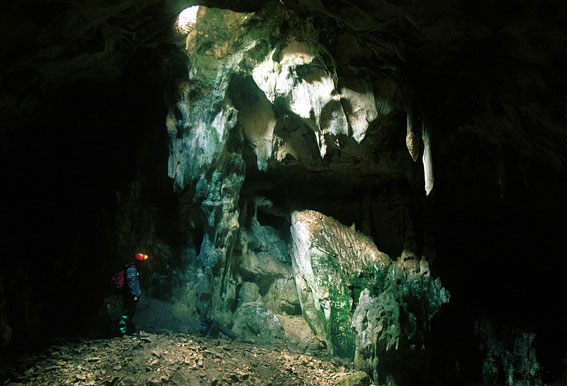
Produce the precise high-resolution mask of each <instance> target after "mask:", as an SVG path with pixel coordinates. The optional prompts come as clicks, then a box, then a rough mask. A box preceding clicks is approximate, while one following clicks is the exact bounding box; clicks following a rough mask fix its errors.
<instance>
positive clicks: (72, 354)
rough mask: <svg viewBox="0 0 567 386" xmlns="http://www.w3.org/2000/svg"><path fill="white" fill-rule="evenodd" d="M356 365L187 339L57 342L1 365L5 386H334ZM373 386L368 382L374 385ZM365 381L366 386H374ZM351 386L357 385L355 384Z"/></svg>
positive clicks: (240, 343) (245, 344)
mask: <svg viewBox="0 0 567 386" xmlns="http://www.w3.org/2000/svg"><path fill="white" fill-rule="evenodd" d="M353 374H354V375H356V372H354V371H353V369H352V367H351V365H350V364H349V363H347V362H341V361H339V360H338V359H333V358H329V357H327V356H325V355H324V354H322V352H319V353H313V354H309V353H305V354H301V353H294V352H291V351H289V349H287V348H285V347H278V346H277V345H270V346H267V345H259V344H257V343H255V342H253V341H250V340H238V339H237V340H234V341H231V340H229V339H224V338H209V337H201V336H196V335H189V334H186V333H161V334H153V333H145V332H142V333H140V335H139V336H127V337H124V338H119V337H117V338H111V339H95V340H81V341H77V342H58V343H56V344H53V345H51V346H49V347H48V348H46V349H45V350H43V351H42V352H40V353H35V354H26V355H23V356H20V357H17V358H13V357H12V358H10V357H5V358H2V369H0V379H3V381H2V382H1V384H3V385H10V386H15V385H42V386H43V385H77V386H78V385H81V386H87V385H92V386H94V385H228V384H241V385H335V384H345V382H347V380H348V378H349V377H350V378H352V376H353ZM368 383H369V382H368ZM368 383H366V382H364V383H362V384H368ZM349 384H350V382H349Z"/></svg>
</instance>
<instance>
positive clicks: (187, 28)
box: [175, 5, 199, 35]
mask: <svg viewBox="0 0 567 386" xmlns="http://www.w3.org/2000/svg"><path fill="white" fill-rule="evenodd" d="M197 12H199V6H198V5H195V6H192V7H189V8H185V9H184V10H183V11H181V13H180V14H179V16H177V21H176V22H175V29H176V30H177V32H179V33H180V34H184V35H186V34H188V33H189V32H191V30H192V29H193V27H194V26H195V23H196V22H197Z"/></svg>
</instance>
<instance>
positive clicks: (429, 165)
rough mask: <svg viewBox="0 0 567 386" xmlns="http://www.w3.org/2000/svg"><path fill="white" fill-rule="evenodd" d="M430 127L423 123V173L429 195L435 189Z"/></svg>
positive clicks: (426, 191)
mask: <svg viewBox="0 0 567 386" xmlns="http://www.w3.org/2000/svg"><path fill="white" fill-rule="evenodd" d="M429 134H430V133H429V128H428V127H427V126H426V125H425V121H424V122H423V124H422V130H421V135H422V137H421V138H422V140H423V158H422V159H423V174H424V179H425V194H426V195H427V196H429V193H431V190H432V189H433V160H432V155H431V140H430V136H429Z"/></svg>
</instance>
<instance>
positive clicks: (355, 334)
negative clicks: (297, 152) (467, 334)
mask: <svg viewBox="0 0 567 386" xmlns="http://www.w3.org/2000/svg"><path fill="white" fill-rule="evenodd" d="M291 233H292V238H293V243H294V251H293V262H294V270H295V274H296V285H297V290H298V294H299V300H300V302H301V307H302V312H303V316H304V317H305V318H306V320H307V321H308V323H309V324H310V326H311V327H312V329H313V330H314V331H315V332H316V334H317V335H318V336H320V337H322V338H324V339H325V340H326V342H327V345H328V347H329V348H330V349H331V351H332V352H333V353H334V354H336V355H339V356H345V357H354V361H355V365H356V367H357V368H359V369H362V370H364V371H366V372H368V373H369V374H372V375H373V377H374V379H378V378H376V377H378V375H379V374H378V372H379V365H382V364H383V362H384V361H385V360H386V358H387V357H388V355H390V354H387V353H390V352H396V353H397V354H396V355H400V357H404V356H408V357H411V355H414V353H417V354H415V355H422V354H421V351H420V350H422V348H423V344H424V343H425V340H424V339H425V337H426V336H427V334H428V332H429V322H430V320H431V318H432V317H433V316H434V315H435V314H436V313H437V311H438V310H439V309H440V307H441V305H442V304H444V303H446V302H448V300H449V295H448V293H447V292H446V291H445V289H443V288H442V286H441V282H440V281H439V280H438V279H437V280H432V279H431V278H430V271H429V266H428V264H427V262H426V261H425V260H424V259H418V258H417V255H416V254H415V253H414V252H412V251H411V250H404V252H403V253H402V256H401V257H400V259H398V260H396V261H393V262H392V261H391V260H390V258H389V257H388V256H387V255H386V254H384V253H382V252H380V251H379V250H378V248H377V247H376V245H375V244H374V243H373V242H372V240H370V239H369V238H368V237H367V236H364V235H363V234H360V233H358V232H356V230H355V229H353V228H351V227H347V226H345V225H342V224H340V223H339V222H338V221H336V220H334V219H332V218H330V217H327V216H324V215H323V214H321V213H318V212H315V211H310V210H305V211H301V212H294V213H293V214H292V227H291ZM402 367H403V366H402ZM380 371H381V370H380ZM394 372H395V371H393V372H392V373H390V375H391V374H393V373H394Z"/></svg>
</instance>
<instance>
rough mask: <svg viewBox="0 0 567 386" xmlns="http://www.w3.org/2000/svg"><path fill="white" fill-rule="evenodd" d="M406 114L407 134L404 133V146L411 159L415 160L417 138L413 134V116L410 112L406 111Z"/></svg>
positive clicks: (417, 147)
mask: <svg viewBox="0 0 567 386" xmlns="http://www.w3.org/2000/svg"><path fill="white" fill-rule="evenodd" d="M406 116H407V134H406V146H407V148H408V151H409V153H410V155H411V158H412V159H413V161H414V162H415V161H417V157H418V156H419V142H418V141H419V139H418V138H417V137H416V135H415V131H414V129H413V116H412V115H411V113H406Z"/></svg>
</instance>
